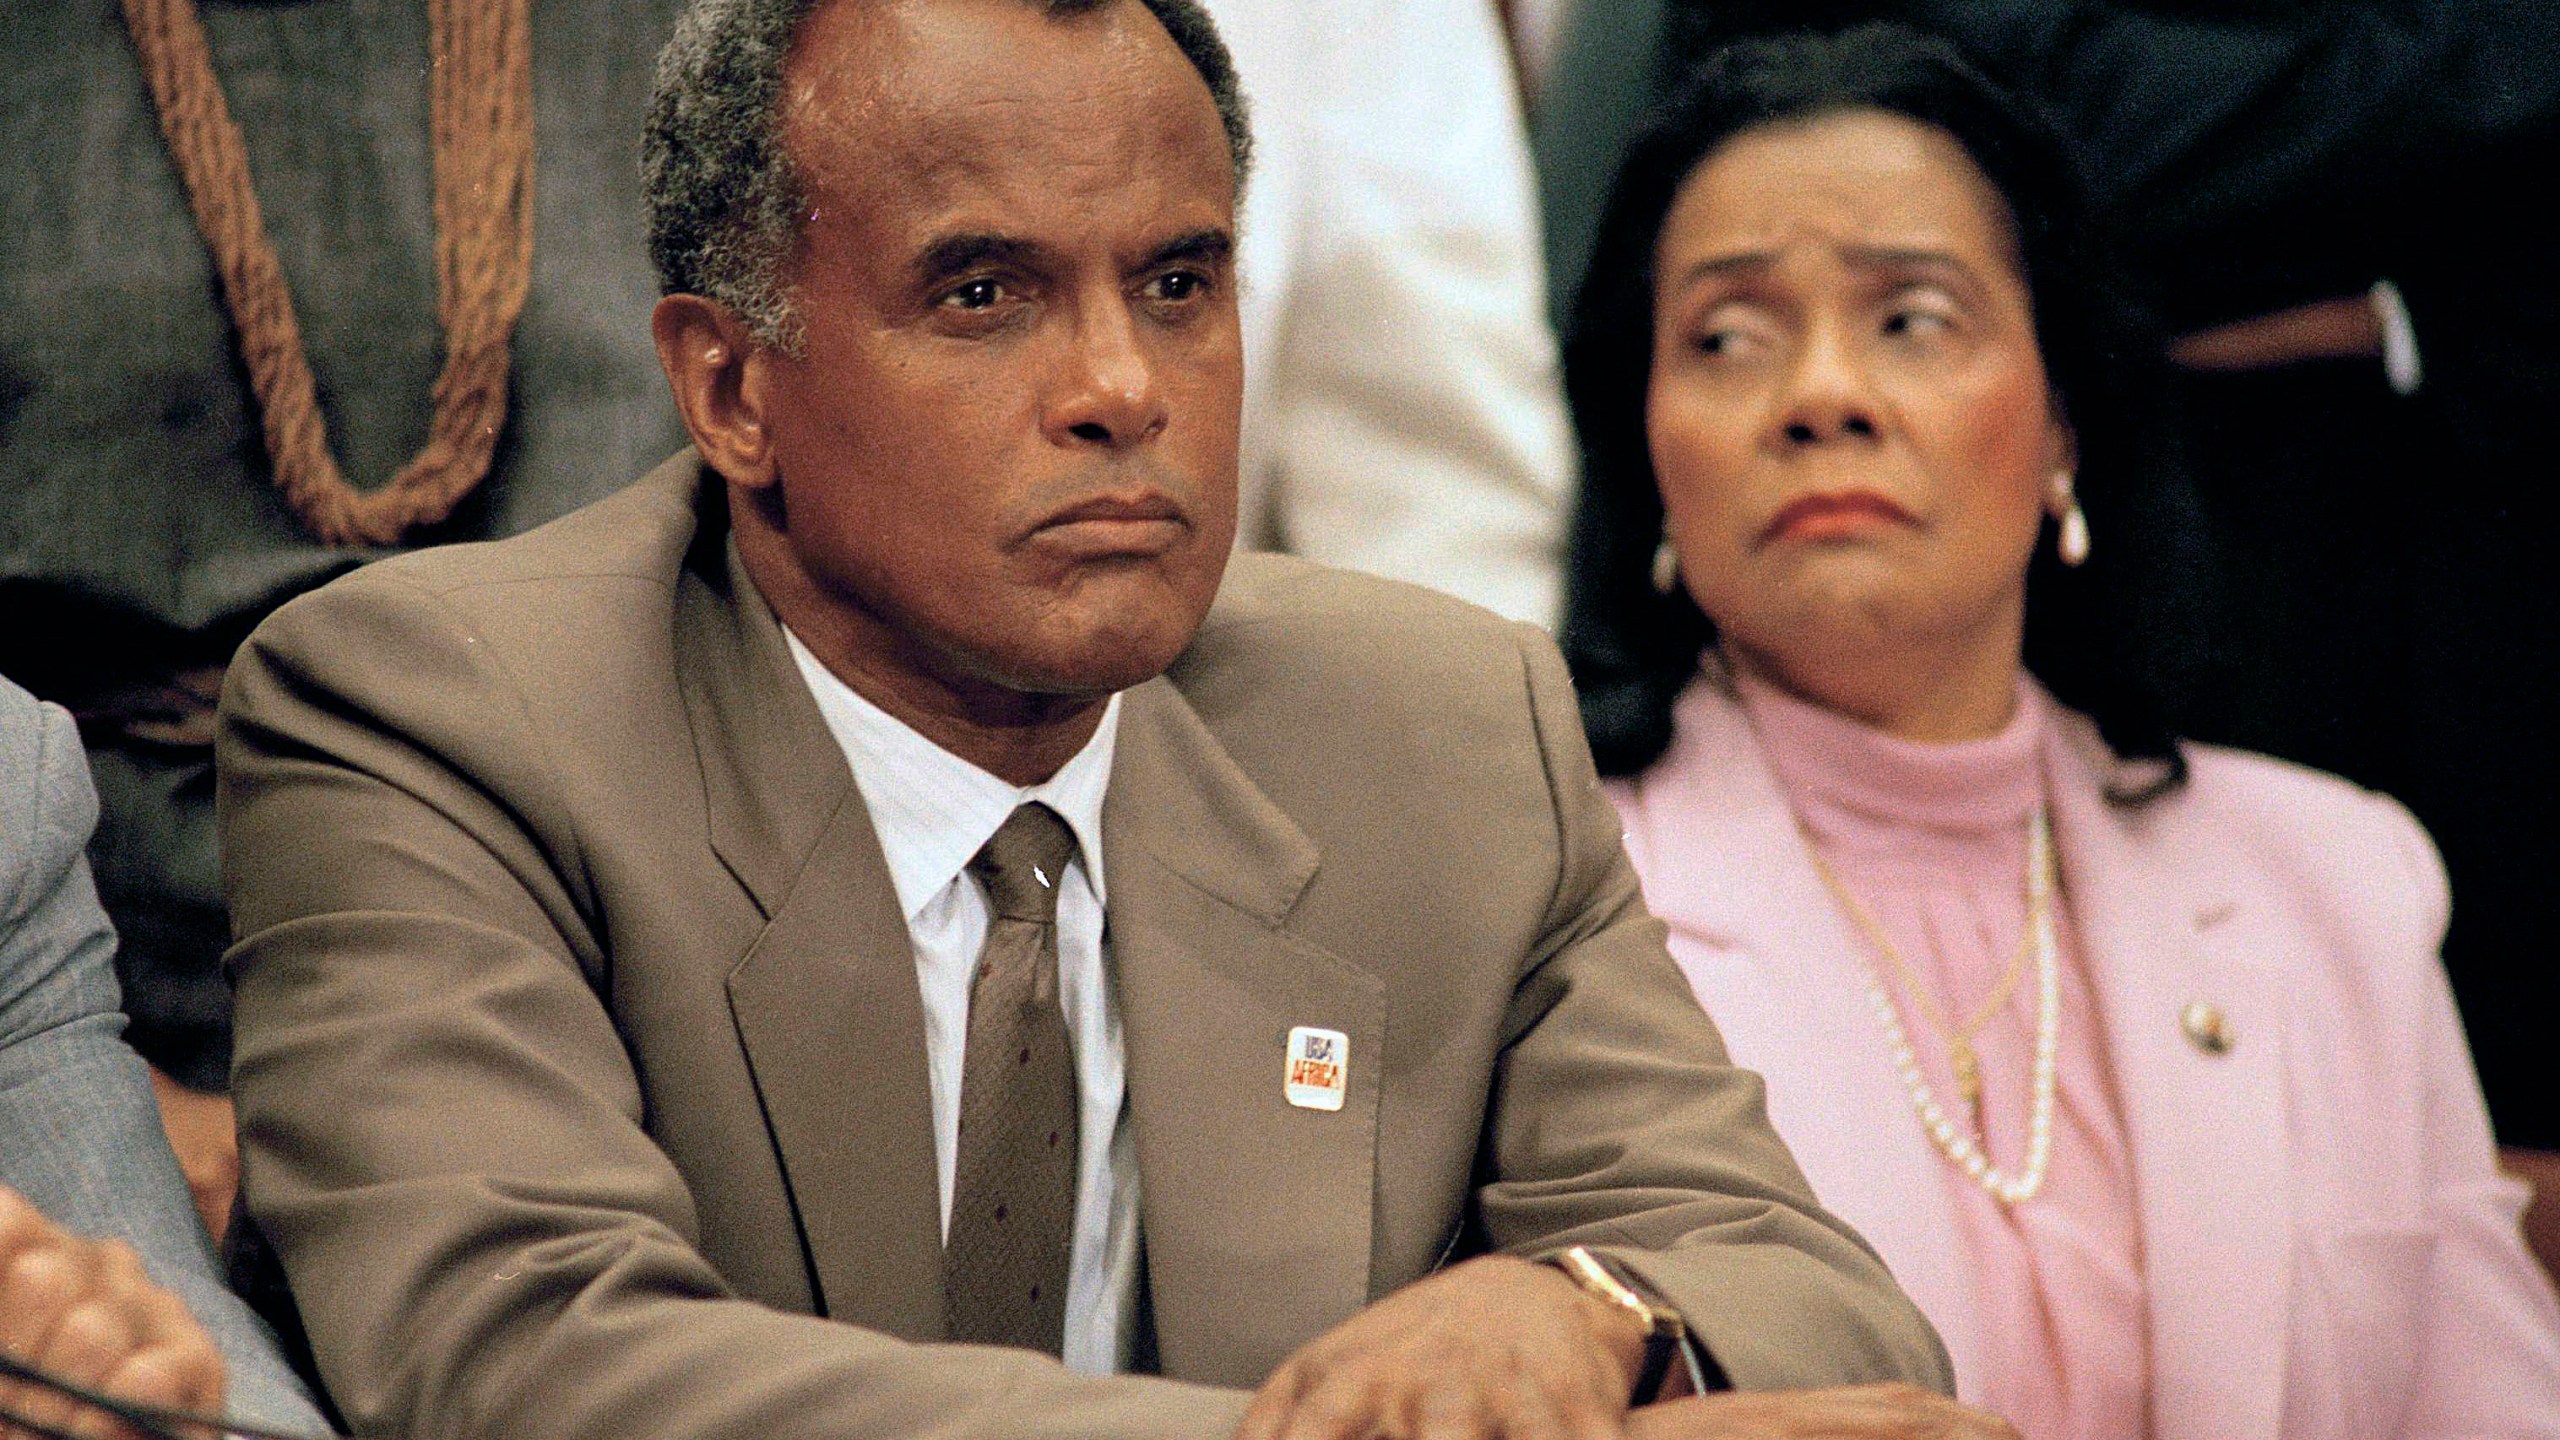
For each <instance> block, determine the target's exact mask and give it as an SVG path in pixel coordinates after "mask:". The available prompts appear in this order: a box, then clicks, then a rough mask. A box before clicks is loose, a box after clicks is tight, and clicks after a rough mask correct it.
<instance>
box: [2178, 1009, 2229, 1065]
mask: <svg viewBox="0 0 2560 1440" xmlns="http://www.w3.org/2000/svg"><path fill="white" fill-rule="evenodd" d="M2178 1028H2180V1029H2182V1030H2184V1031H2186V1032H2187V1040H2188V1042H2189V1043H2190V1044H2192V1045H2194V1046H2195V1047H2196V1048H2197V1049H2199V1050H2201V1051H2203V1052H2204V1053H2206V1054H2207V1055H2228V1054H2230V1053H2231V1043H2232V1041H2233V1039H2234V1038H2235V1037H2234V1036H2233V1035H2232V1033H2231V1021H2230V1018H2229V1017H2227V1016H2225V1015H2224V1014H2223V1013H2222V1007H2221V1006H2219V1005H2216V1004H2214V1003H2213V1002H2212V1001H2210V1000H2194V1001H2190V1002H2188V1004H2187V1008H2186V1009H2185V1010H2184V1011H2182V1012H2180V1013H2179V1015H2178Z"/></svg>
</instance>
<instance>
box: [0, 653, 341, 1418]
mask: <svg viewBox="0 0 2560 1440" xmlns="http://www.w3.org/2000/svg"><path fill="white" fill-rule="evenodd" d="M97 805H98V802H97V797H96V796H95V795H94V794H93V793H92V792H91V790H90V787H89V780H88V772H87V769H86V767H85V765H84V764H83V762H82V759H81V752H80V742H79V736H78V733H77V731H76V730H75V729H74V727H73V726H72V723H71V717H70V716H69V715H67V714H65V713H64V712H63V711H62V710H60V709H59V708H57V707H54V706H50V705H39V704H38V703H37V702H36V701H35V700H34V699H33V698H32V697H30V696H29V695H27V694H26V692H25V691H23V690H20V689H18V688H17V687H15V686H13V685H9V684H7V682H5V681H0V1183H5V1184H7V1185H8V1186H9V1187H10V1188H12V1189H14V1190H16V1191H18V1192H19V1193H20V1194H22V1195H24V1196H26V1197H27V1199H28V1201H29V1202H30V1203H32V1204H34V1205H35V1207H36V1208H37V1209H38V1210H40V1211H42V1212H43V1213H44V1214H45V1215H46V1216H47V1217H48V1218H49V1219H51V1220H52V1221H53V1222H54V1223H55V1224H57V1225H61V1226H63V1227H64V1228H66V1229H69V1230H72V1231H75V1232H78V1233H80V1234H83V1235H96V1236H112V1237H115V1238H119V1239H122V1240H124V1241H126V1242H127V1243H129V1244H131V1245H132V1246H133V1248H134V1249H135V1250H136V1251H138V1252H139V1253H140V1254H141V1256H142V1263H143V1265H144V1267H145V1268H146V1269H147V1270H149V1272H150V1274H151V1277H152V1278H153V1279H154V1280H157V1281H158V1282H160V1283H161V1284H162V1285H164V1286H166V1287H168V1288H169V1289H170V1290H172V1291H174V1292H176V1294H177V1295H178V1296H179V1297H180V1298H181V1299H183V1300H185V1301H186V1302H187V1307H188V1308H189V1309H190V1310H192V1311H194V1312H195V1315H196V1317H197V1319H198V1320H200V1321H201V1322H202V1323H203V1324H204V1327H205V1329H206V1330H207V1331H208V1332H209V1333H210V1334H211V1335H212V1336H213V1339H214V1342H215V1343H216V1344H217V1345H219V1346H220V1347H221V1348H222V1353H223V1359H224V1362H225V1369H226V1372H227V1377H228V1380H229V1393H230V1409H231V1411H232V1413H233V1414H234V1415H235V1416H237V1417H238V1418H241V1419H243V1420H247V1421H250V1422H252V1423H256V1424H261V1425H265V1426H269V1427H273V1428H279V1429H286V1430H292V1431H296V1432H300V1433H307V1434H313V1435H319V1434H326V1433H327V1432H328V1428H329V1427H328V1426H327V1425H326V1424H325V1423H323V1422H322V1420H321V1418H320V1414H319V1412H318V1411H317V1410H316V1409H314V1408H313V1407H312V1404H311V1401H310V1400H309V1398H308V1397H307V1396H306V1395H305V1394H304V1392H303V1388H302V1386H301V1384H300V1382H298V1381H297V1380H296V1379H295V1378H294V1376H293V1372H292V1371H291V1370H290V1369H289V1368H288V1367H287V1366H286V1364H285V1362H284V1359H283V1357H282V1355H281V1354H280V1353H279V1352H278V1350H277V1348H276V1342H275V1337H274V1336H273V1335H271V1334H270V1333H269V1332H268V1330H267V1328H266V1326H265V1325H264V1324H263V1323H261V1322H260V1321H259V1319H258V1318H257V1316H256V1315H254V1314H252V1313H251V1312H250V1310H249V1307H248V1306H246V1305H245V1304H243V1303H241V1301H240V1299H239V1298H238V1297H237V1296H235V1295H233V1294H232V1293H231V1292H230V1291H229V1290H227V1289H225V1288H224V1287H223V1284H222V1281H221V1279H220V1276H219V1272H218V1268H217V1266H216V1265H215V1262H214V1255H213V1246H212V1242H211V1241H210V1240H209V1239H208V1238H207V1237H206V1235H205V1233H204V1226H203V1225H202V1224H201V1223H200V1222H199V1221H198V1220H197V1218H196V1212H195V1207H194V1204H193V1202H192V1201H191V1200H190V1199H189V1198H188V1194H187V1186H186V1181H185V1179H184V1177H183V1176H181V1175H180V1173H179V1170H178V1161H177V1157H176V1156H174V1155H172V1154H171V1153H170V1151H169V1142H168V1140H167V1138H166V1137H165V1136H164V1135H163V1134H162V1132H161V1129H160V1116H159V1109H158V1107H157V1106H156V1105H154V1104H153V1102H152V1099H151V1084H150V1077H149V1072H148V1071H146V1070H145V1069H144V1067H143V1064H142V1060H141V1057H139V1056H137V1055H135V1054H134V1053H133V1051H132V1050H130V1049H128V1048H127V1047H126V1045H125V1043H124V1040H123V1038H122V1037H123V1031H124V1015H123V1013H122V1012H121V1011H120V1010H119V1009H118V1008H117V1005H118V996H117V993H116V979H115V969H114V959H115V932H114V931H113V930H112V929H111V928H109V926H108V924H107V917H106V913H105V912H104V911H102V910H100V909H99V908H98V898H97V891H96V888H95V886H93V885H92V884H91V882H90V878H89V864H88V860H87V858H86V857H85V856H84V855H83V854H82V845H83V844H84V843H85V841H86V840H87V838H88V834H89V829H90V827H91V826H92V825H93V824H95V823H96V819H97Z"/></svg>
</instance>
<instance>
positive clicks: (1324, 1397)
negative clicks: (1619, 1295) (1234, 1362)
mask: <svg viewBox="0 0 2560 1440" xmlns="http://www.w3.org/2000/svg"><path fill="white" fill-rule="evenodd" d="M1643 1360H1644V1333H1643V1328H1642V1327H1641V1326H1639V1325H1638V1324H1637V1323H1636V1321H1635V1318H1634V1317H1633V1316H1631V1315H1628V1314H1627V1313H1626V1312H1624V1311H1622V1310H1619V1309H1618V1308H1617V1307H1615V1306H1612V1305H1608V1304H1606V1303H1603V1302H1602V1301H1599V1300H1596V1299H1593V1298H1592V1297H1591V1296H1588V1295H1585V1294H1584V1293H1583V1292H1582V1289H1581V1287H1579V1286H1577V1285H1575V1284H1574V1283H1573V1282H1572V1281H1571V1280H1569V1279H1567V1278H1565V1276H1564V1274H1563V1273H1562V1272H1561V1271H1559V1270H1557V1269H1555V1267H1553V1266H1550V1265H1538V1264H1533V1263H1531V1262H1529V1261H1526V1260H1518V1259H1514V1258H1512V1257H1510V1256H1507V1255H1487V1256H1482V1257H1480V1258H1478V1259H1474V1260H1469V1261H1466V1262H1464V1263H1463V1264H1459V1265H1454V1266H1451V1267H1450V1268H1449V1269H1447V1270H1444V1271H1442V1272H1441V1273H1439V1274H1437V1275H1434V1276H1432V1277H1430V1278H1429V1279H1426V1280H1420V1281H1417V1282H1415V1283H1414V1284H1411V1285H1408V1286H1406V1287H1405V1288H1404V1289H1402V1290H1399V1291H1397V1292H1396V1293H1394V1294H1393V1295H1389V1296H1387V1297H1386V1298H1385V1299H1383V1300H1380V1301H1378V1302H1377V1303H1375V1304H1373V1305H1371V1306H1369V1307H1368V1308H1367V1309H1364V1310H1362V1311H1361V1312H1360V1313H1359V1314H1357V1315H1354V1316H1352V1317H1351V1318H1350V1319H1348V1320H1345V1321H1343V1322H1342V1323H1341V1324H1339V1325H1336V1326H1335V1327H1333V1328H1332V1329H1331V1330H1328V1331H1326V1332H1325V1333H1324V1334H1322V1335H1319V1336H1317V1337H1316V1338H1315V1339H1313V1340H1310V1341H1308V1342H1307V1343H1306V1344H1305V1345H1304V1346H1302V1347H1300V1349H1299V1350H1298V1353H1296V1354H1295V1355H1292V1356H1290V1357H1289V1358H1288V1359H1287V1360H1285V1361H1283V1362H1281V1365H1280V1368H1279V1369H1277V1370H1274V1371H1272V1372H1271V1378H1270V1379H1269V1380H1266V1381H1264V1382H1263V1386H1262V1390H1261V1392H1260V1393H1259V1394H1257V1395H1255V1396H1254V1397H1253V1406H1252V1408H1250V1409H1248V1410H1247V1411H1245V1416H1244V1424H1243V1425H1241V1426H1239V1427H1238V1428H1237V1430H1236V1440H1369V1437H1371V1436H1374V1435H1393V1436H1403V1437H1411V1440H1492V1437H1495V1436H1501V1437H1505V1440H1619V1437H1621V1436H1623V1435H1624V1434H1625V1433H1626V1432H1625V1430H1624V1429H1623V1428H1622V1422H1623V1420H1624V1417H1625V1415H1626V1412H1627V1391H1628V1390H1629V1388H1630V1387H1632V1386H1633V1385H1634V1384H1635V1376H1636V1371H1637V1369H1638V1367H1639V1366H1641V1365H1642V1363H1643Z"/></svg>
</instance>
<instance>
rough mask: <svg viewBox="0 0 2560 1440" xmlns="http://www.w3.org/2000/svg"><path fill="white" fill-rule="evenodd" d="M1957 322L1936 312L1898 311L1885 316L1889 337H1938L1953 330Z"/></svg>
mask: <svg viewBox="0 0 2560 1440" xmlns="http://www.w3.org/2000/svg"><path fill="white" fill-rule="evenodd" d="M1954 324H1955V322H1954V321H1952V320H1950V319H1948V318H1947V317H1946V316H1944V315H1941V314H1939V313H1938V312H1937V311H1935V310H1907V309H1906V310H1896V311H1894V312H1893V313H1891V314H1889V315H1887V316H1885V319H1884V333H1886V334H1887V335H1936V334H1941V333H1943V332H1945V331H1946V330H1948V329H1951V328H1952V327H1953V326H1954Z"/></svg>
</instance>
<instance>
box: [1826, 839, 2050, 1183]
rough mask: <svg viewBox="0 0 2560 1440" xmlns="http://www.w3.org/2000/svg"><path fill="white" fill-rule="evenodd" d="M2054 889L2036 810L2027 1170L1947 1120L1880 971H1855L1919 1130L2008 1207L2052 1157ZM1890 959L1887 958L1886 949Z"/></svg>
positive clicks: (1868, 964)
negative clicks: (2010, 1165) (2000, 1159)
mask: <svg viewBox="0 0 2560 1440" xmlns="http://www.w3.org/2000/svg"><path fill="white" fill-rule="evenodd" d="M1815 868H1816V869H1817V870H1819V871H1820V872H1821V873H1822V878H1823V880H1824V881H1825V882H1826V883H1828V884H1829V885H1830V886H1831V889H1832V893H1833V894H1834V895H1835V896H1837V897H1838V898H1839V899H1840V901H1841V902H1842V903H1843V904H1844V905H1846V906H1848V907H1850V908H1851V909H1852V910H1853V911H1855V910H1856V909H1857V908H1858V906H1857V900H1856V897H1854V896H1852V895H1850V894H1849V893H1848V891H1847V889H1846V888H1844V887H1843V886H1842V885H1841V884H1840V882H1839V880H1838V879H1837V878H1835V877H1834V876H1833V875H1832V874H1831V870H1830V867H1829V866H1827V865H1824V864H1822V863H1821V862H1820V861H1819V860H1817V861H1816V862H1815ZM2053 890H2054V864H2053V830H2052V826H2051V825H2050V824H2049V823H2048V822H2047V820H2046V819H2045V813H2044V807H2043V806H2041V805H2039V806H2037V807H2036V811H2035V814H2034V816H2033V817H2032V818H2031V819H2030V820H2029V821H2028V824H2027V929H2028V933H2029V934H2030V935H2031V936H2032V937H2033V939H2034V942H2035V955H2036V1061H2035V1079H2034V1101H2033V1107H2032V1109H2031V1110H2030V1112H2029V1115H2028V1120H2027V1164H2026V1168H2025V1169H2023V1170H2021V1171H2019V1172H2018V1173H2017V1174H2016V1175H2014V1176H2012V1175H2010V1174H2009V1173H2008V1172H2007V1171H2004V1170H2002V1169H2000V1168H1999V1167H1998V1166H1996V1165H1993V1164H1992V1163H1991V1157H1990V1156H1988V1155H1986V1154H1984V1153H1983V1150H1982V1146H1981V1145H1980V1144H1979V1143H1977V1142H1976V1141H1975V1140H1974V1138H1973V1137H1972V1136H1970V1135H1968V1134H1966V1133H1964V1131H1963V1130H1961V1129H1959V1128H1958V1127H1957V1125H1956V1123H1955V1121H1953V1120H1952V1119H1949V1118H1948V1116H1947V1112H1946V1107H1944V1106H1942V1105H1940V1104H1939V1103H1938V1095H1937V1092H1936V1091H1935V1090H1933V1089H1931V1088H1930V1086H1929V1081H1928V1077H1926V1076H1924V1075H1922V1074H1921V1073H1920V1057H1919V1055H1918V1053H1917V1052H1915V1051H1914V1050H1913V1049H1912V1047H1911V1037H1910V1035H1909V1033H1908V1032H1906V1031H1905V1030H1904V1029H1903V1028H1902V1017H1901V1015H1900V1014H1899V1013H1897V1012H1896V1011H1895V1010H1894V1008H1893V996H1892V995H1891V994H1890V993H1889V992H1888V991H1887V990H1886V989H1885V982H1884V976H1883V974H1882V973H1881V972H1879V971H1878V970H1877V969H1876V967H1875V963H1874V962H1873V961H1871V960H1869V959H1868V958H1867V957H1866V956H1865V955H1863V954H1860V955H1858V956H1857V961H1858V969H1859V971H1860V972H1861V973H1862V974H1863V975H1864V976H1865V977H1866V982H1867V985H1866V988H1867V1008H1868V1009H1869V1010H1871V1011H1873V1012H1874V1013H1875V1017H1876V1023H1877V1024H1878V1025H1880V1026H1882V1027H1883V1028H1884V1037H1885V1041H1886V1043H1888V1044H1889V1045H1891V1046H1892V1047H1893V1063H1894V1068H1895V1069H1896V1070H1898V1071H1900V1072H1901V1074H1902V1085H1903V1089H1905V1090H1906V1091H1908V1092H1909V1093H1910V1096H1911V1108H1912V1110H1913V1112H1914V1113H1916V1114H1918V1115H1919V1117H1920V1128H1921V1129H1922V1130H1925V1131H1927V1132H1928V1135H1929V1139H1930V1140H1931V1141H1932V1142H1934V1143H1935V1144H1936V1145H1937V1147H1938V1149H1939V1151H1940V1153H1942V1154H1944V1155H1945V1156H1946V1157H1947V1158H1948V1159H1949V1160H1951V1161H1953V1162H1955V1165H1956V1167H1957V1168H1958V1169H1960V1170H1962V1171H1964V1173H1965V1174H1967V1175H1968V1176H1971V1177H1972V1178H1973V1181H1974V1183H1975V1184H1977V1185H1980V1186H1981V1187H1982V1188H1983V1189H1985V1190H1988V1191H1990V1192H1991V1195H1992V1198H1994V1199H1996V1200H1998V1201H2000V1202H2001V1203H2003V1204H2007V1205H2016V1204H2020V1203H2023V1202H2025V1201H2028V1200H2032V1199H2034V1198H2035V1195H2036V1192H2038V1191H2040V1190H2042V1189H2043V1188H2044V1178H2045V1171H2046V1169H2047V1168H2048V1166H2049V1165H2050V1164H2051V1162H2052V1159H2053V1103H2054V1092H2055V1090H2056V1088H2057V1076H2058V1070H2059V1066H2058V1064H2057V1061H2058V1058H2059V1056H2060V1053H2061V1049H2062V958H2061V949H2062V947H2061V942H2060V941H2059V940H2058V939H2057V938H2056V937H2055V934H2054V927H2053ZM1871 939H1872V942H1873V943H1875V944H1877V945H1883V944H1884V943H1885V941H1884V936H1883V934H1882V932H1881V931H1878V932H1876V933H1875V934H1874V935H1873V936H1872V937H1871ZM1887 954H1888V955H1889V956H1890V955H1891V950H1890V948H1889V947H1888V948H1887ZM1893 958H1897V959H1898V958H1899V957H1893Z"/></svg>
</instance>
